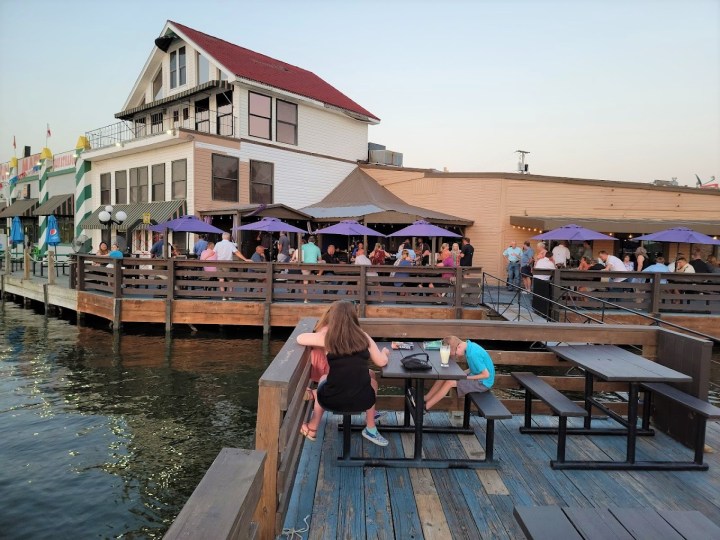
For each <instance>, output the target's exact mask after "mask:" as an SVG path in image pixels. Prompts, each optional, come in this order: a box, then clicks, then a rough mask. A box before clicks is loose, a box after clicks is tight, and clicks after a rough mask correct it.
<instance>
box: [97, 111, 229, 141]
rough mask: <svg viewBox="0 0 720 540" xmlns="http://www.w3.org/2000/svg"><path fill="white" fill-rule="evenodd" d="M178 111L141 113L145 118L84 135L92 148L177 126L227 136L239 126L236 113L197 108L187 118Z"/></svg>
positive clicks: (153, 134)
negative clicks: (147, 114) (172, 113)
mask: <svg viewBox="0 0 720 540" xmlns="http://www.w3.org/2000/svg"><path fill="white" fill-rule="evenodd" d="M178 112H179V115H178V116H179V117H177V118H176V117H174V116H172V115H168V114H164V113H160V112H158V113H155V114H151V115H149V117H148V116H144V117H142V121H141V120H140V119H136V120H135V121H130V120H125V121H122V122H117V123H115V124H110V125H109V126H105V127H101V128H98V129H94V130H92V131H88V132H86V133H85V136H86V137H87V139H88V141H89V142H90V148H91V149H93V150H97V149H99V148H107V147H109V146H123V145H124V144H126V143H128V142H132V141H136V140H141V139H147V138H149V137H154V136H156V135H161V134H163V133H168V132H171V130H173V129H176V128H183V129H187V130H191V131H197V132H199V133H212V134H214V135H223V136H225V137H234V136H235V126H237V118H236V117H235V116H232V115H225V114H220V115H218V113H217V111H212V110H195V111H192V113H191V114H190V115H188V117H187V118H184V117H183V112H182V111H178Z"/></svg>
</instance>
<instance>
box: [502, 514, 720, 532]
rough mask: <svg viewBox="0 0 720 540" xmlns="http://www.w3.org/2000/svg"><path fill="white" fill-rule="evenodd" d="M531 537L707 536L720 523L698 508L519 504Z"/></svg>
mask: <svg viewBox="0 0 720 540" xmlns="http://www.w3.org/2000/svg"><path fill="white" fill-rule="evenodd" d="M513 514H514V515H515V519H516V520H517V522H518V524H519V525H520V528H521V529H522V531H523V533H524V534H525V536H526V537H527V538H528V540H557V539H558V538H560V539H562V540H583V539H584V540H633V539H657V540H660V539H662V540H707V539H710V538H720V527H718V526H717V525H715V523H713V522H712V521H711V520H709V519H708V518H707V517H705V516H704V515H703V514H702V513H700V512H698V511H697V510H660V511H657V510H654V509H651V508H560V507H559V506H532V507H515V508H514V509H513Z"/></svg>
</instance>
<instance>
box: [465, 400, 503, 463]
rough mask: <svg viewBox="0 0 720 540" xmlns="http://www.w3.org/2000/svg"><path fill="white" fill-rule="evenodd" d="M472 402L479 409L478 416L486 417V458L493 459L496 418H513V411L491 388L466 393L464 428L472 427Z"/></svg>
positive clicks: (487, 459)
mask: <svg viewBox="0 0 720 540" xmlns="http://www.w3.org/2000/svg"><path fill="white" fill-rule="evenodd" d="M471 404H472V405H475V408H476V409H477V410H478V416H482V417H483V418H485V421H486V426H485V460H486V461H492V460H493V457H494V454H493V448H494V446H495V420H507V419H509V418H512V413H511V412H510V411H509V410H508V409H507V407H505V405H503V404H502V402H501V401H500V400H499V399H498V398H497V397H495V394H493V393H492V392H491V391H490V390H488V391H487V392H470V393H469V394H465V408H464V413H463V428H464V429H468V428H469V427H470V409H471Z"/></svg>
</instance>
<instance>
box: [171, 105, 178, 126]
mask: <svg viewBox="0 0 720 540" xmlns="http://www.w3.org/2000/svg"><path fill="white" fill-rule="evenodd" d="M172 114H173V119H172V122H173V123H172V125H173V127H178V126H179V125H180V111H178V110H177V109H175V110H174V111H173V112H172Z"/></svg>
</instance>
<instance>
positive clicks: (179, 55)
mask: <svg viewBox="0 0 720 540" xmlns="http://www.w3.org/2000/svg"><path fill="white" fill-rule="evenodd" d="M186 82H187V68H186V66H185V47H180V48H179V49H178V50H177V51H173V52H171V53H170V88H177V87H178V86H182V85H184V84H185V83H186Z"/></svg>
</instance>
